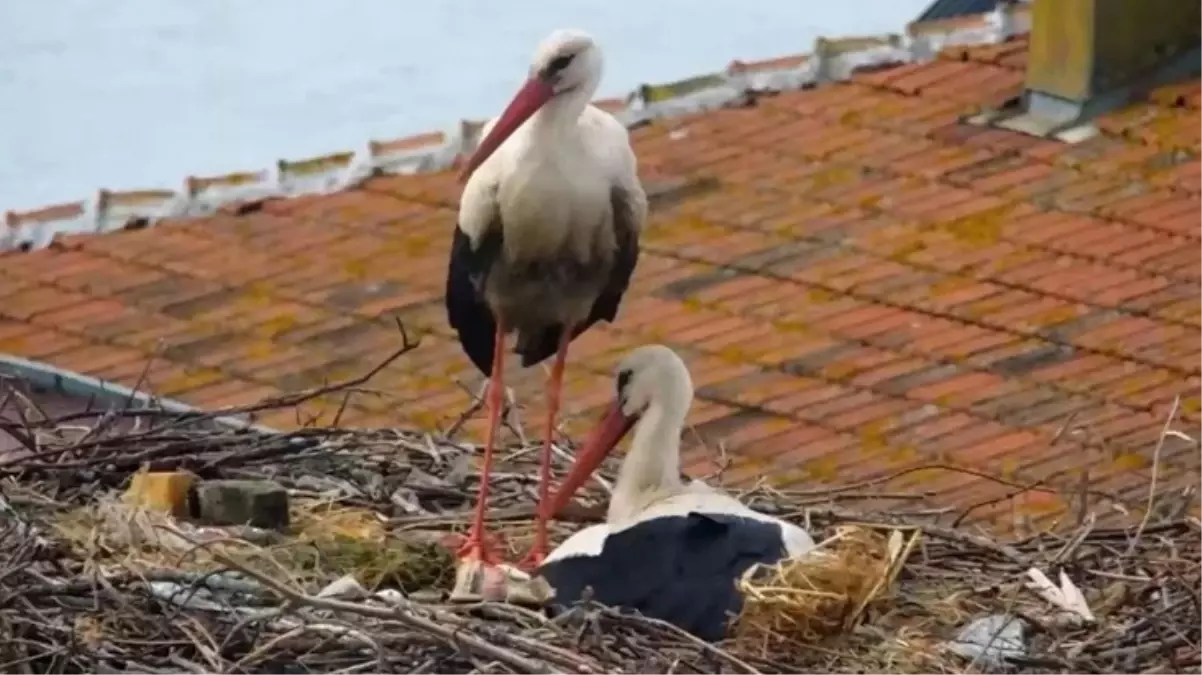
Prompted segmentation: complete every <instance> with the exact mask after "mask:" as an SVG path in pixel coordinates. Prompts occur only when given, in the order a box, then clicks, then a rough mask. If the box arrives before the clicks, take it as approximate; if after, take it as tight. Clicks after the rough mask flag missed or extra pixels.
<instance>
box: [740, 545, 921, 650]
mask: <svg viewBox="0 0 1202 675" xmlns="http://www.w3.org/2000/svg"><path fill="white" fill-rule="evenodd" d="M920 536H921V533H920V532H918V531H913V532H912V533H911V534H910V535H909V536H907V535H905V534H903V533H902V531H900V530H896V529H894V530H891V531H890V532H889V534H888V535H886V534H884V533H883V532H881V531H880V530H877V529H874V528H870V527H867V526H862V525H847V526H843V527H839V528H837V529H836V531H835V534H834V536H832V537H830V538H829V539H827V540H825V541H823V542H821V543H819V544H818V546H817V548H816V549H815V550H813V551H811V552H810V553H809V554H807V555H805V556H802V557H798V558H786V559H784V560H781V561H780V562H778V563H777V564H775V565H756V566H753V567H752V568H751V569H749V570H748V571H747V573H746V574H744V575H743V578H742V579H740V581H739V590H740V591H741V592H742V594H743V598H744V600H743V610H742V612H740V614H739V616H738V617H736V619H735V621H734V623H733V625H732V636H733V639H734V642H735V643H736V644H742V645H745V646H752V645H754V646H756V647H758V648H759V649H761V650H765V651H767V650H771V651H779V650H781V649H783V648H788V647H790V646H795V645H798V644H804V643H810V644H812V643H815V642H817V641H819V640H821V639H822V638H824V637H826V636H829V635H833V634H837V633H840V632H845V631H847V630H850V629H851V628H852V627H853V626H855V625H856V622H857V621H858V620H859V619H860V618H861V617H862V616H863V614H864V610H865V609H866V608H868V606H869V605H870V604H872V603H875V602H879V601H882V600H884V599H885V598H886V596H887V595H888V594H889V591H890V590H891V587H892V584H893V581H894V579H895V578H896V577H897V573H898V571H899V570H900V569H901V567H902V566H903V565H904V564H905V561H906V558H907V557H909V554H910V551H912V550H913V548H914V545H915V544H916V543H917V542H918V540H919V537H920Z"/></svg>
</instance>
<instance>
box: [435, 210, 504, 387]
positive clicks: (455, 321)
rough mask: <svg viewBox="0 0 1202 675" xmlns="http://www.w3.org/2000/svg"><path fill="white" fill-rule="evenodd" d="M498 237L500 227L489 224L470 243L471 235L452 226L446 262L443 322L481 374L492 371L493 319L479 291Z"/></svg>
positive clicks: (498, 248) (498, 243) (498, 246)
mask: <svg viewBox="0 0 1202 675" xmlns="http://www.w3.org/2000/svg"><path fill="white" fill-rule="evenodd" d="M502 237H503V234H502V231H501V228H500V227H490V228H488V229H487V230H486V231H485V233H484V235H483V236H482V237H480V241H479V242H478V243H477V244H476V245H475V246H473V245H472V240H471V238H469V237H468V236H467V235H466V234H464V232H463V230H461V229H460V228H458V227H456V228H455V235H454V239H453V240H452V241H451V260H450V263H449V264H448V266H447V288H446V296H445V299H446V306H447V322H448V323H450V324H451V328H452V329H453V330H454V331H455V332H456V333H457V334H458V335H459V344H461V345H463V351H464V352H466V353H467V356H468V358H469V359H471V360H472V363H473V364H475V366H476V367H477V368H479V369H480V372H482V373H484V374H485V375H490V374H491V373H492V360H493V352H494V349H495V344H496V336H497V320H496V317H494V316H493V314H492V310H491V309H489V307H488V303H486V302H484V296H483V294H482V292H481V291H482V289H483V288H484V281H485V277H487V275H488V271H489V269H491V267H492V263H493V261H494V260H495V259H496V256H497V255H499V254H500V252H501V244H502Z"/></svg>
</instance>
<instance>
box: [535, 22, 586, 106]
mask: <svg viewBox="0 0 1202 675" xmlns="http://www.w3.org/2000/svg"><path fill="white" fill-rule="evenodd" d="M603 67H604V66H603V63H602V59H601V50H600V49H599V48H598V47H597V43H596V42H594V41H593V38H592V36H591V35H589V34H588V33H585V32H584V31H582V30H577V29H574V28H561V29H559V30H556V31H554V32H552V33H551V34H550V35H548V36H547V37H546V38H545V39H544V40H543V41H542V42H540V43H539V45H538V49H536V50H535V51H534V58H533V59H532V60H531V61H530V79H532V80H534V79H538V80H542V81H544V82H546V83H547V84H549V85H550V87H551V91H552V93H553V95H554V96H562V95H564V94H567V93H569V92H572V91H575V90H578V89H579V90H588V91H589V98H592V94H593V93H596V91H597V87H598V86H600V84H601V71H602V69H603Z"/></svg>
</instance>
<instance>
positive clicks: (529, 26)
mask: <svg viewBox="0 0 1202 675" xmlns="http://www.w3.org/2000/svg"><path fill="white" fill-rule="evenodd" d="M928 3H929V0H840V1H838V2H807V1H800V0H754V1H753V2H748V1H747V0H702V1H700V2H698V0H656V1H655V2H634V1H633V0H609V1H608V2H603V1H602V0H558V1H556V2H547V1H546V0H507V1H506V2H496V3H488V2H480V1H479V0H439V1H438V2H406V1H403V0H355V1H354V2H347V1H345V0H254V1H253V2H249V1H247V0H202V1H199V2H198V1H197V0H121V1H120V2H98V1H97V0H3V1H2V2H0V211H2V210H4V209H9V208H16V209H24V208H31V207H36V206H42V205H45V204H48V203H52V202H59V201H67V200H72V199H79V198H85V197H88V196H90V195H91V194H92V193H93V192H94V191H95V190H96V189H97V188H99V187H108V188H112V189H130V188H156V187H165V188H176V189H178V188H179V187H180V186H181V184H182V182H183V178H184V176H186V175H188V174H195V175H212V174H218V173H224V172H228V171H236V170H244V169H258V168H263V167H266V166H268V165H270V164H271V163H272V162H274V161H275V160H276V159H277V158H281V157H283V158H302V157H307V156H312V155H317V154H322V153H326V152H332V151H336V150H346V149H353V148H357V147H359V146H360V145H361V144H363V143H364V142H365V141H366V140H367V139H368V138H376V139H389V138H396V137H400V136H405V135H409V134H414V133H420V132H424V131H430V130H438V129H441V130H450V129H451V125H452V124H453V122H454V121H455V120H457V119H459V118H462V117H472V118H479V117H487V116H490V115H494V114H496V113H497V112H499V108H500V106H502V105H504V103H505V101H506V99H507V98H508V96H509V95H510V93H511V92H512V90H513V88H514V87H515V86H516V85H517V84H518V83H519V81H520V80H521V78H523V77H524V75H525V73H526V66H527V64H528V61H529V59H530V56H531V55H532V52H533V50H534V46H535V45H536V44H537V42H538V41H539V40H540V39H542V38H543V37H544V36H545V35H546V34H547V33H548V32H549V31H550V30H552V29H554V28H559V27H578V28H583V29H585V30H587V31H589V32H591V33H592V34H594V36H596V37H597V38H598V40H599V41H600V43H601V46H602V48H603V49H604V50H605V53H606V61H607V73H606V77H605V81H604V83H603V85H602V90H601V92H600V96H603V97H604V96H614V95H620V94H624V93H626V92H628V91H629V90H631V89H632V88H634V87H635V86H637V85H639V84H641V83H644V82H666V81H671V80H675V79H681V78H684V77H688V76H691V75H695V74H699V73H703V72H712V71H714V70H718V69H721V68H723V67H725V66H726V64H727V63H728V62H729V61H730V60H731V59H734V58H742V59H757V58H767V57H772V56H779V55H784V54H791V53H798V52H806V51H810V49H811V46H812V45H813V41H814V38H815V37H817V36H819V35H825V36H828V37H837V36H844V35H864V34H876V33H884V32H891V31H892V32H898V31H901V30H902V28H903V27H904V25H905V23H906V22H907V21H910V20H911V19H913V18H914V17H916V16H917V15H918V14H919V12H921V10H922V9H923V8H924V7H925V6H926V5H927V4H928Z"/></svg>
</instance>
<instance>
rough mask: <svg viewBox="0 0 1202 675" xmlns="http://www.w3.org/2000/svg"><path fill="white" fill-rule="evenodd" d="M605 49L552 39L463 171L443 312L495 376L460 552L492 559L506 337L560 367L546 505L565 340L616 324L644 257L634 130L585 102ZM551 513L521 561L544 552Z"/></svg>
mask: <svg viewBox="0 0 1202 675" xmlns="http://www.w3.org/2000/svg"><path fill="white" fill-rule="evenodd" d="M601 70H602V58H601V50H600V49H599V48H598V47H597V45H596V43H595V42H594V41H593V39H592V38H591V37H590V36H588V35H587V34H585V33H583V32H581V31H577V30H558V31H555V32H554V33H552V34H551V35H550V37H548V38H547V39H545V40H544V41H543V42H542V44H540V45H539V47H538V50H537V52H536V53H535V56H534V61H533V63H532V64H531V66H530V75H529V79H527V80H526V83H525V84H524V85H523V86H522V88H521V90H520V91H518V93H517V94H516V95H515V96H514V98H513V100H512V101H510V103H509V105H508V106H507V107H506V108H505V110H504V112H502V113H501V115H500V117H498V118H495V119H493V120H490V121H489V122H488V123H487V124H486V125H485V126H484V129H483V130H482V134H483V140H482V141H481V142H480V145H479V147H478V148H477V149H476V151H475V153H474V154H473V155H472V156H471V157H470V158H469V159H468V161H467V164H466V165H465V166H464V169H463V173H462V175H461V180H462V179H466V185H465V186H464V189H463V195H462V197H461V199H460V204H459V221H458V227H457V228H456V229H455V235H454V240H453V242H452V244H451V260H450V266H449V269H448V272H447V287H446V306H447V318H448V320H449V323H450V324H451V327H452V328H454V329H455V331H456V332H457V333H458V335H459V342H460V344H462V346H463V349H464V351H465V352H467V355H468V357H469V358H470V359H471V361H472V363H473V364H475V365H476V367H477V368H479V369H480V371H481V372H483V373H485V374H486V375H488V376H489V386H488V394H487V407H488V431H487V432H486V439H485V448H484V467H483V469H482V471H481V475H480V493H479V497H478V502H477V504H476V513H475V519H474V521H473V523H472V527H471V530H470V531H469V532H468V536H467V539H466V541H465V542H464V544H463V547H462V548H461V549H460V550H459V555H460V557H461V558H462V559H465V560H478V561H481V562H484V563H488V564H491V563H493V562H495V561H496V560H497V557H496V555H495V553H494V552H493V551H492V550H490V546H486V545H485V541H484V511H485V508H486V506H485V505H486V502H487V500H488V481H489V473H490V471H491V468H492V453H493V443H494V440H495V436H496V431H497V426H498V418H499V415H500V410H501V391H502V388H503V386H504V384H503V376H502V370H503V368H502V366H503V362H504V355H505V348H504V347H505V340H506V337H507V336H508V335H509V334H510V333H516V335H517V337H516V345H515V348H514V351H515V352H516V353H517V354H519V355H521V363H522V367H529V366H532V365H535V364H537V363H541V362H542V361H544V360H546V359H547V357H549V356H551V355H552V354H554V355H555V361H554V364H553V366H552V368H551V374H550V378H549V380H548V383H547V418H546V425H545V426H544V439H543V447H542V456H541V461H542V466H541V469H540V475H539V500H540V505H541V504H543V503H545V502H546V501H547V490H548V484H549V482H550V458H551V437H552V434H553V432H554V430H555V421H556V418H557V417H558V413H559V400H560V389H561V387H562V383H563V367H564V360H565V358H566V357H567V351H568V344H569V343H570V342H571V341H572V340H573V339H575V338H576V336H578V335H580V334H581V333H582V332H584V331H585V330H586V329H587V328H588V327H589V326H591V325H592V324H594V323H596V322H597V321H602V320H604V321H613V320H614V318H615V317H616V316H617V312H618V305H619V304H620V302H621V300H622V294H623V293H624V292H625V291H626V287H627V286H628V284H629V283H630V277H631V275H632V274H633V273H634V268H635V264H636V262H637V260H638V242H639V234H640V232H641V231H642V229H643V223H644V221H645V220H646V218H647V197H646V194H645V193H644V192H643V188H642V185H641V184H640V182H639V178H638V171H637V162H636V159H635V155H634V151H633V150H632V149H631V147H630V138H629V134H628V133H627V131H626V128H625V127H624V126H623V125H622V124H621V123H620V122H618V120H617V119H615V118H614V117H613V116H612V115H609V114H608V113H606V112H604V111H602V110H599V109H597V108H595V107H593V106H591V105H589V102H590V101H591V100H592V98H593V95H594V94H595V93H596V91H597V86H598V84H599V83H600V81H601ZM546 548H547V534H546V522H545V519H543V518H539V520H538V524H537V525H536V531H535V541H534V546H533V548H532V549H531V551H530V555H529V557H528V558H527V559H526V561H525V562H524V563H523V565H522V566H523V567H525V568H527V569H529V568H530V567H533V566H537V565H538V564H539V563H541V562H542V559H543V558H544V557H545V555H546Z"/></svg>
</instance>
